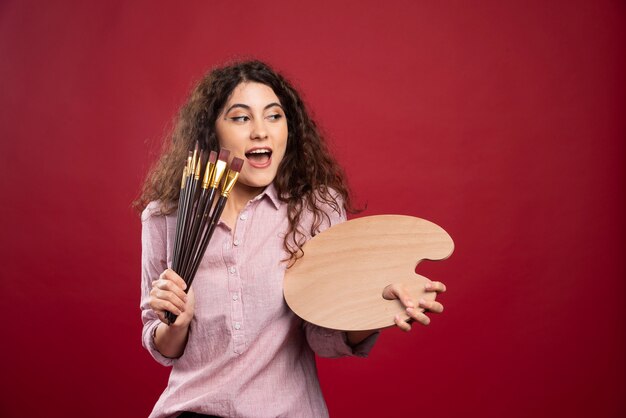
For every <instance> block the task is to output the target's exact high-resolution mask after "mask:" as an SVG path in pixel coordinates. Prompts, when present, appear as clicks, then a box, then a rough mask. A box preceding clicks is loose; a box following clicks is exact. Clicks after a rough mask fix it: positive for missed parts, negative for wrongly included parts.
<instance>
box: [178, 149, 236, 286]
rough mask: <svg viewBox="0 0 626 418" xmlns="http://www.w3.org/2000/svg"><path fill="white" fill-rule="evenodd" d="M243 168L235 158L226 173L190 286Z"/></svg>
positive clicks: (191, 275)
mask: <svg viewBox="0 0 626 418" xmlns="http://www.w3.org/2000/svg"><path fill="white" fill-rule="evenodd" d="M242 167H243V160H242V159H241V158H237V157H235V158H233V161H232V162H231V164H230V168H229V170H228V173H226V177H225V179H224V184H223V185H222V191H221V193H220V197H219V199H218V200H217V204H216V205H215V208H214V209H213V213H212V214H211V221H210V223H209V225H208V227H207V230H206V232H205V234H204V236H203V237H202V242H201V243H200V246H199V248H198V253H197V254H196V257H195V258H194V260H193V264H192V266H191V274H190V278H191V280H190V282H189V286H190V285H191V283H192V282H193V277H194V276H195V275H196V272H197V271H198V267H199V266H200V261H201V260H202V257H203V256H204V253H205V251H206V249H207V247H208V245H209V242H210V240H211V237H212V236H213V231H214V230H215V226H216V225H217V223H218V222H219V220H220V217H221V216H222V212H223V211H224V207H225V206H226V201H227V200H228V196H230V192H231V191H232V190H233V187H234V186H235V183H236V182H237V178H238V177H239V173H240V172H241V168H242Z"/></svg>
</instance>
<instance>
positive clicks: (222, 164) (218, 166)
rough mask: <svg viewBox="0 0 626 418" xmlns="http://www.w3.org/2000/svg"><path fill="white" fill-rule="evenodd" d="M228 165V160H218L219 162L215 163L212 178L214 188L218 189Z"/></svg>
mask: <svg viewBox="0 0 626 418" xmlns="http://www.w3.org/2000/svg"><path fill="white" fill-rule="evenodd" d="M226 166H227V164H226V161H222V160H217V162H216V163H215V175H214V176H213V178H212V179H211V187H212V188H214V189H217V187H218V186H219V185H220V181H222V176H223V175H224V172H225V171H226Z"/></svg>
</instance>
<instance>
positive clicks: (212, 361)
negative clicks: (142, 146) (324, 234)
mask: <svg viewBox="0 0 626 418" xmlns="http://www.w3.org/2000/svg"><path fill="white" fill-rule="evenodd" d="M196 141H201V144H202V145H203V146H204V147H205V148H206V149H211V150H218V149H220V148H226V149H228V150H230V151H231V153H230V156H231V159H232V158H233V157H239V158H242V159H244V161H245V163H244V166H243V169H242V171H241V175H240V177H239V180H238V182H237V184H236V186H235V188H234V189H233V191H232V193H231V195H230V197H229V199H228V203H227V205H226V208H225V210H224V213H223V215H222V218H221V221H220V223H219V225H218V226H217V228H216V230H215V233H214V235H213V238H212V240H211V243H210V245H209V248H208V249H207V252H206V254H205V256H204V259H203V260H202V263H201V265H200V268H199V270H198V272H197V275H196V278H195V280H194V282H193V286H192V288H191V289H189V292H188V293H187V294H186V293H185V283H184V281H183V280H182V279H181V278H180V277H179V276H178V275H177V274H176V273H175V272H174V271H172V270H170V269H168V265H171V260H170V257H171V254H172V246H173V242H174V237H175V236H174V233H175V226H176V204H177V201H178V193H179V189H180V177H181V173H182V169H183V164H184V161H185V159H186V156H187V152H188V150H189V149H191V148H192V147H193V144H195V142H196ZM139 202H140V203H139V205H140V207H141V208H142V209H143V213H142V224H143V229H142V231H143V232H142V300H141V309H142V320H143V324H144V326H143V345H144V347H146V349H147V350H148V351H149V352H150V354H151V355H152V356H153V357H154V358H155V359H156V360H157V361H158V362H159V363H161V364H163V365H166V366H172V371H171V374H170V379H169V382H168V386H167V388H166V389H165V391H164V392H163V394H162V395H161V397H160V399H159V400H158V402H157V404H156V405H155V407H154V410H153V411H152V414H151V417H175V416H183V417H184V416H206V415H208V416H211V415H213V416H223V417H227V416H241V417H277V416H289V417H291V416H294V417H295V416H297V417H322V416H327V415H328V412H327V409H326V405H325V403H324V399H323V397H322V393H321V391H320V387H319V383H318V379H317V372H316V368H315V358H314V353H317V354H318V355H320V356H323V357H340V356H350V355H356V356H366V355H367V353H368V352H369V350H370V349H371V347H372V346H373V344H374V342H375V340H376V338H377V336H378V332H377V331H366V332H340V331H333V330H328V329H324V328H320V327H317V326H314V325H312V324H309V323H306V322H304V321H302V320H301V319H300V318H298V317H297V316H295V315H294V314H293V313H292V312H291V311H290V310H289V308H288V307H287V305H286V303H285V301H284V299H283V293H282V290H283V289H282V282H283V276H284V272H285V269H286V268H287V267H288V266H289V263H290V262H292V261H294V260H295V259H296V258H297V257H299V256H300V254H301V247H302V245H303V244H304V243H305V242H306V241H307V240H308V239H310V238H311V237H312V236H313V235H315V234H317V233H319V232H321V231H322V230H324V229H326V228H328V227H330V226H332V225H334V224H337V223H339V222H342V221H344V220H345V219H346V215H345V213H346V208H350V196H349V193H348V189H347V186H346V183H345V180H344V176H343V173H342V171H341V169H340V168H339V167H338V165H337V164H336V162H335V161H334V159H333V158H332V157H331V156H330V154H329V152H328V150H327V148H326V146H325V144H324V141H323V139H322V137H321V136H320V134H319V132H318V130H317V128H316V125H315V123H314V122H313V120H311V118H310V117H309V115H308V114H307V111H306V109H305V106H304V103H303V102H302V100H301V99H300V96H299V95H298V93H297V92H296V90H295V89H294V88H293V87H292V86H291V85H290V84H289V83H288V82H287V81H286V80H285V79H284V78H283V77H282V76H280V75H279V74H277V73H276V72H274V71H273V70H272V69H271V68H269V67H268V66H267V65H266V64H264V63H261V62H258V61H248V62H241V63H236V64H233V65H230V66H226V67H223V68H219V69H215V70H213V71H212V72H210V73H209V74H208V75H207V76H205V77H204V78H203V79H202V80H201V81H200V83H199V84H198V85H197V86H196V88H195V89H194V90H193V92H192V94H191V97H190V98H189V101H188V102H187V103H186V104H185V105H184V106H183V108H182V110H181V112H180V116H179V119H178V122H177V125H176V127H175V129H174V132H173V134H172V141H171V145H170V147H169V149H168V150H167V151H166V152H165V153H164V154H163V156H162V157H161V158H160V160H159V161H158V163H157V165H156V167H155V168H154V169H153V170H152V172H151V173H150V175H149V176H148V180H147V181H146V183H145V185H144V189H143V194H142V196H141V198H140V200H139ZM427 286H428V289H427V290H428V291H433V292H443V291H445V287H444V285H443V284H441V283H439V282H432V283H430V284H429V285H427ZM381 291H382V289H381ZM384 296H385V297H386V298H389V299H393V298H397V299H400V300H401V302H402V303H403V304H404V305H405V306H406V308H407V313H408V314H409V316H410V317H411V318H412V319H413V320H415V321H417V322H420V323H422V324H425V325H426V324H428V322H429V318H428V317H427V316H426V315H424V314H423V313H421V312H420V311H418V310H417V309H416V303H415V302H414V301H412V300H411V297H410V295H409V294H407V292H406V291H404V289H403V288H402V286H399V285H390V286H388V287H387V288H385V289H384ZM419 305H420V306H421V307H422V308H425V309H427V310H429V311H431V312H441V311H442V310H443V306H442V305H441V304H440V303H439V302H424V301H419ZM166 311H171V312H173V313H175V314H177V315H178V318H177V320H176V322H175V323H173V324H172V325H169V326H168V325H167V322H166V320H165V312H166ZM396 325H397V326H398V327H400V328H401V329H402V330H405V331H408V330H409V329H410V328H411V326H410V324H409V323H407V322H405V321H402V320H400V318H396ZM200 414H204V415H200Z"/></svg>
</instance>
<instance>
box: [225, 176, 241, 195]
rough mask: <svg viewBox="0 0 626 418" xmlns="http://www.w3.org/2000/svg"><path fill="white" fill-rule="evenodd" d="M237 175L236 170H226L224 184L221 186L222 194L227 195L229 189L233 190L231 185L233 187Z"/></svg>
mask: <svg viewBox="0 0 626 418" xmlns="http://www.w3.org/2000/svg"><path fill="white" fill-rule="evenodd" d="M237 177H239V172H238V171H233V170H228V173H227V174H226V179H225V180H224V185H223V186H222V193H221V195H222V196H224V197H228V195H229V194H230V192H231V190H233V187H235V183H236V182H237Z"/></svg>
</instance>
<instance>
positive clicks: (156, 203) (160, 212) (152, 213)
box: [141, 200, 176, 222]
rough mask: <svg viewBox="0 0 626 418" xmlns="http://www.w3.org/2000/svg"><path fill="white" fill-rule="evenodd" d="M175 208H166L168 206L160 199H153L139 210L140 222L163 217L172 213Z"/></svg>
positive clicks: (174, 211)
mask: <svg viewBox="0 0 626 418" xmlns="http://www.w3.org/2000/svg"><path fill="white" fill-rule="evenodd" d="M175 213H176V209H174V210H172V209H171V208H170V209H169V210H168V207H167V206H166V205H165V204H164V203H163V202H162V201H161V200H153V201H151V202H150V203H148V204H147V205H146V207H145V208H144V210H143V211H142V212H141V222H147V221H149V220H154V218H163V219H164V218H165V217H166V216H170V215H174V214H175Z"/></svg>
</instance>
